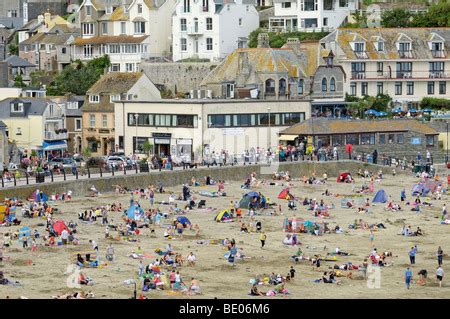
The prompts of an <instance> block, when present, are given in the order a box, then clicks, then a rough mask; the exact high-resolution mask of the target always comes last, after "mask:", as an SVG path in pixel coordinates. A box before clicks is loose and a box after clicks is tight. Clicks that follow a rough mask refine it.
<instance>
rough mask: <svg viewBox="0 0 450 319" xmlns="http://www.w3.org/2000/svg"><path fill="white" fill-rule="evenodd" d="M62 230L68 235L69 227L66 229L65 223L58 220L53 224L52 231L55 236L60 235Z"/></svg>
mask: <svg viewBox="0 0 450 319" xmlns="http://www.w3.org/2000/svg"><path fill="white" fill-rule="evenodd" d="M64 229H65V230H67V231H68V232H69V233H70V230H69V227H67V225H66V223H65V222H64V221H62V220H58V221H56V222H55V223H54V224H53V230H54V231H55V233H56V234H57V235H61V233H62V232H63V230H64Z"/></svg>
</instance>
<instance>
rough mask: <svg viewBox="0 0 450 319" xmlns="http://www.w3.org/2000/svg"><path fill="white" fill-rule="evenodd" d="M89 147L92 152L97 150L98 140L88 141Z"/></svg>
mask: <svg viewBox="0 0 450 319" xmlns="http://www.w3.org/2000/svg"><path fill="white" fill-rule="evenodd" d="M88 147H89V149H90V150H91V152H94V153H95V152H97V147H98V146H97V142H96V141H88Z"/></svg>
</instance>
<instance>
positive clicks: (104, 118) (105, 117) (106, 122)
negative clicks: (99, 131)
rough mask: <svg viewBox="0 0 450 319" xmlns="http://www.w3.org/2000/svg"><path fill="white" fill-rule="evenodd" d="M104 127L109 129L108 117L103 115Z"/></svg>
mask: <svg viewBox="0 0 450 319" xmlns="http://www.w3.org/2000/svg"><path fill="white" fill-rule="evenodd" d="M102 127H108V115H106V114H102Z"/></svg>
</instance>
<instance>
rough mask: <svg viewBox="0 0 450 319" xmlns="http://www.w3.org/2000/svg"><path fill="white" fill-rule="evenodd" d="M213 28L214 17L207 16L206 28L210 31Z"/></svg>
mask: <svg viewBox="0 0 450 319" xmlns="http://www.w3.org/2000/svg"><path fill="white" fill-rule="evenodd" d="M212 29H213V20H212V18H206V30H208V31H210V30H212Z"/></svg>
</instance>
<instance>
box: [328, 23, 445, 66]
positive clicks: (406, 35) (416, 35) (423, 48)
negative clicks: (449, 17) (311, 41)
mask: <svg viewBox="0 0 450 319" xmlns="http://www.w3.org/2000/svg"><path fill="white" fill-rule="evenodd" d="M433 36H434V37H436V38H439V39H441V38H442V39H444V48H445V51H447V52H448V51H449V49H450V28H362V29H358V28H339V29H336V30H335V31H333V32H332V33H330V34H329V35H327V36H326V37H324V38H322V39H321V40H320V42H321V43H325V42H331V41H335V42H336V43H337V44H338V45H339V46H340V48H341V49H342V51H343V52H344V54H345V55H346V58H347V59H350V60H355V59H358V58H357V56H356V55H355V53H354V52H353V50H352V48H351V45H350V42H354V41H364V42H366V52H367V55H368V57H369V59H377V60H392V59H399V58H400V56H399V53H398V51H397V47H396V43H397V42H398V41H409V40H412V43H411V51H412V57H413V58H414V59H432V58H433V55H432V52H431V50H430V49H429V47H428V42H429V41H430V40H431V39H432V38H433ZM376 37H380V38H382V39H383V40H384V51H383V52H379V51H377V50H376V47H375V41H373V39H375V38H376ZM360 60H364V59H360Z"/></svg>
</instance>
